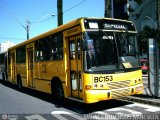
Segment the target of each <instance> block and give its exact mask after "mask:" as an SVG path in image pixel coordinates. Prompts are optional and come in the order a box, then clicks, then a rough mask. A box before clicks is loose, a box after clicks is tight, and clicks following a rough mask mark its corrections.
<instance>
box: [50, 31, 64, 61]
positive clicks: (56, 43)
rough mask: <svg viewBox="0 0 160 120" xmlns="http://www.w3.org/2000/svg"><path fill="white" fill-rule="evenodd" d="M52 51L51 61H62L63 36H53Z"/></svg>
mask: <svg viewBox="0 0 160 120" xmlns="http://www.w3.org/2000/svg"><path fill="white" fill-rule="evenodd" d="M51 45H52V50H51V54H52V57H51V59H52V60H62V59H63V36H62V34H56V35H53V36H52V38H51Z"/></svg>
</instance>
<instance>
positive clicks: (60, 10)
mask: <svg viewBox="0 0 160 120" xmlns="http://www.w3.org/2000/svg"><path fill="white" fill-rule="evenodd" d="M57 15H58V26H60V25H63V0H57Z"/></svg>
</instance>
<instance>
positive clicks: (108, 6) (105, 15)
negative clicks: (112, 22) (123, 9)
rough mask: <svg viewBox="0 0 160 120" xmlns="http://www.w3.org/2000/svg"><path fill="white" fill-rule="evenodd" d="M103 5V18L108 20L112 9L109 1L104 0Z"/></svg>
mask: <svg viewBox="0 0 160 120" xmlns="http://www.w3.org/2000/svg"><path fill="white" fill-rule="evenodd" d="M104 4H105V10H104V11H105V12H104V17H107V18H110V17H111V8H112V6H111V5H112V4H111V0H104Z"/></svg>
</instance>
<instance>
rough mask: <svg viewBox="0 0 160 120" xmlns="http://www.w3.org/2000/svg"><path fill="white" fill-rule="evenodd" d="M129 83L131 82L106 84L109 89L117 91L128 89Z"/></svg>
mask: <svg viewBox="0 0 160 120" xmlns="http://www.w3.org/2000/svg"><path fill="white" fill-rule="evenodd" d="M130 83H131V80H124V81H118V82H109V83H107V85H108V87H109V89H119V88H125V87H129V86H130Z"/></svg>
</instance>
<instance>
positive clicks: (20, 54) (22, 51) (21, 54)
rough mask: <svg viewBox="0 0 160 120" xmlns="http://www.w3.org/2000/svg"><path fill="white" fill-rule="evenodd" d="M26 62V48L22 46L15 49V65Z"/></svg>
mask: <svg viewBox="0 0 160 120" xmlns="http://www.w3.org/2000/svg"><path fill="white" fill-rule="evenodd" d="M25 62H26V46H22V47H19V48H17V49H16V63H25Z"/></svg>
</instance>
